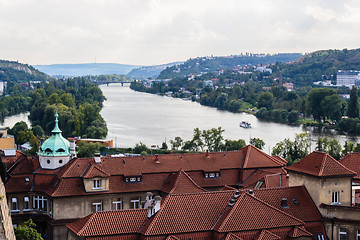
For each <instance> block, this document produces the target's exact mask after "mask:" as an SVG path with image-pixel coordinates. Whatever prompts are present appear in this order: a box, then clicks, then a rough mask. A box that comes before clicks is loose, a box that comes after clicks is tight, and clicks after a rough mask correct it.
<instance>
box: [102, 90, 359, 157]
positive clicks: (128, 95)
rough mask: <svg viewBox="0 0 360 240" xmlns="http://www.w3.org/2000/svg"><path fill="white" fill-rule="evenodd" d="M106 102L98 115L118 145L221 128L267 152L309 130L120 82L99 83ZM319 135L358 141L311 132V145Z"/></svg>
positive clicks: (158, 142)
mask: <svg viewBox="0 0 360 240" xmlns="http://www.w3.org/2000/svg"><path fill="white" fill-rule="evenodd" d="M100 88H101V90H102V91H103V93H104V95H105V97H106V98H107V101H106V102H104V107H103V109H102V111H101V115H102V116H103V117H104V119H105V120H106V122H107V125H108V129H109V133H108V137H107V138H108V139H113V140H114V145H115V146H117V147H132V146H134V145H135V144H136V143H139V142H142V143H144V144H146V145H147V146H150V145H159V146H161V143H162V142H163V141H166V142H167V144H168V146H170V143H169V141H170V140H172V139H174V138H175V137H176V136H179V137H181V138H182V139H183V140H189V139H191V138H192V136H193V129H194V128H196V127H198V128H200V129H202V130H203V129H210V128H217V127H220V126H221V127H222V128H223V129H224V130H225V132H224V134H223V136H224V138H225V139H231V140H238V139H244V140H245V141H246V143H247V144H248V143H249V139H250V138H254V137H257V138H261V139H263V140H264V141H265V143H266V145H265V148H264V150H265V152H267V153H270V151H271V149H272V148H273V147H274V146H275V144H276V143H278V142H280V141H282V140H284V139H285V138H290V139H292V140H293V139H294V137H295V135H296V134H297V133H301V132H304V131H307V130H310V129H304V128H303V127H301V126H289V125H286V124H279V123H272V122H264V121H260V120H258V119H257V118H256V117H255V116H253V115H251V114H246V113H231V112H226V111H221V110H217V109H215V108H211V107H206V106H202V105H200V104H199V103H196V102H191V101H185V100H182V99H178V98H170V97H165V96H159V95H154V94H148V93H141V92H136V91H133V90H131V89H130V88H129V87H128V86H125V85H124V86H121V85H120V84H110V85H109V86H106V85H101V86H100ZM241 121H248V122H250V123H251V125H252V128H251V129H245V128H241V127H239V123H240V122H241ZM318 136H328V137H331V138H337V139H338V140H339V141H340V143H341V144H343V143H344V142H345V141H346V140H351V141H355V142H356V141H357V139H356V138H355V139H354V138H349V137H348V136H345V135H337V134H336V133H335V132H334V131H325V132H317V133H312V141H313V144H312V145H313V146H312V150H314V146H315V145H314V144H315V141H316V139H317V137H318Z"/></svg>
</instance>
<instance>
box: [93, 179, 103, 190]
mask: <svg viewBox="0 0 360 240" xmlns="http://www.w3.org/2000/svg"><path fill="white" fill-rule="evenodd" d="M93 182H94V187H93V189H101V180H94V181H93Z"/></svg>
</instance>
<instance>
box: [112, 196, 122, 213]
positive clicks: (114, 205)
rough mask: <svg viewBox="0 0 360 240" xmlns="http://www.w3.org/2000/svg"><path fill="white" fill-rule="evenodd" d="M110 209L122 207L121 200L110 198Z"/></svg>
mask: <svg viewBox="0 0 360 240" xmlns="http://www.w3.org/2000/svg"><path fill="white" fill-rule="evenodd" d="M112 209H113V210H121V209H122V200H121V198H113V199H112Z"/></svg>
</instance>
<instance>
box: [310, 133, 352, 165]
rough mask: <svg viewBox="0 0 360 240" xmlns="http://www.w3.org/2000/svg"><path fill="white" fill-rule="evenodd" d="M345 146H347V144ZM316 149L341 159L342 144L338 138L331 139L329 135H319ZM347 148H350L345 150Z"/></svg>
mask: <svg viewBox="0 0 360 240" xmlns="http://www.w3.org/2000/svg"><path fill="white" fill-rule="evenodd" d="M345 148H347V146H345ZM316 150H318V151H322V152H326V153H328V154H329V155H330V156H332V157H333V158H335V159H337V160H339V159H340V158H341V156H342V151H341V145H340V144H339V141H338V140H336V139H330V140H329V139H328V138H327V137H324V138H321V137H319V139H318V141H317V142H316ZM347 150H348V149H346V150H345V151H347Z"/></svg>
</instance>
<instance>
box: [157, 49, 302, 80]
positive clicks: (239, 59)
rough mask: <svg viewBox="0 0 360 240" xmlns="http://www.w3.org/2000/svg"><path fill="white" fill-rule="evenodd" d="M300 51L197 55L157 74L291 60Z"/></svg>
mask: <svg viewBox="0 0 360 240" xmlns="http://www.w3.org/2000/svg"><path fill="white" fill-rule="evenodd" d="M301 56H302V55H301V54H300V53H278V54H274V55H270V54H267V55H265V54H248V53H247V54H241V55H232V56H227V57H213V56H211V57H198V58H193V59H189V60H187V61H186V62H184V63H183V64H180V65H175V66H172V67H168V68H166V69H165V70H164V71H162V72H161V73H160V75H159V77H158V78H159V79H166V78H175V77H183V76H186V75H189V74H191V73H194V74H199V73H205V72H214V71H217V70H221V69H233V68H236V67H238V66H245V65H249V64H250V65H257V64H271V63H276V62H283V63H286V62H292V61H295V60H297V59H298V58H300V57H301Z"/></svg>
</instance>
